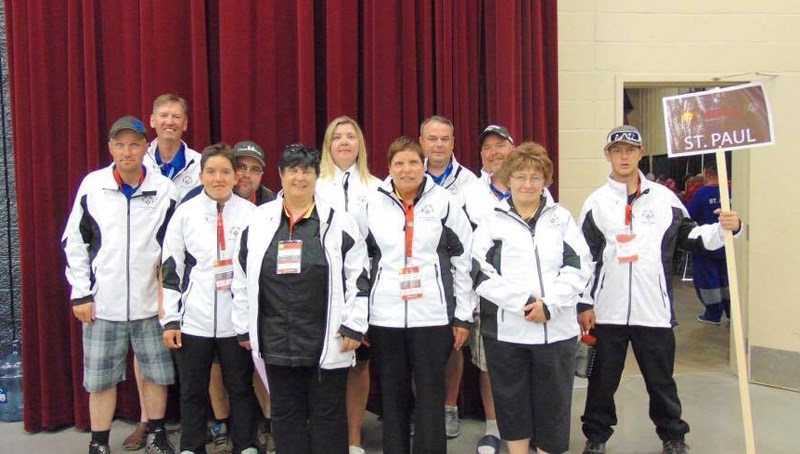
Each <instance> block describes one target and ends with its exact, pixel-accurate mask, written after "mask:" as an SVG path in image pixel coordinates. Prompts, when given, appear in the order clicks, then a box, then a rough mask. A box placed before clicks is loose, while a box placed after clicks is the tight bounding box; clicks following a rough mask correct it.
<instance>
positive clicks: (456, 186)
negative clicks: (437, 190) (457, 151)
mask: <svg viewBox="0 0 800 454" xmlns="http://www.w3.org/2000/svg"><path fill="white" fill-rule="evenodd" d="M450 159H451V161H450V163H451V164H452V166H453V170H452V171H451V172H450V175H448V176H447V178H445V180H444V181H443V182H442V185H441V186H442V187H443V188H444V189H447V190H448V191H449V192H450V194H452V195H453V196H455V197H456V199H457V200H458V202H459V203H461V204H462V205H463V203H464V188H466V187H467V185H469V184H470V183H472V182H473V181H475V180H477V179H478V177H476V176H475V174H474V173H473V172H472V171H471V170H469V169H468V168H466V167H464V166H463V165H461V163H459V162H458V160H456V155H453V156H452V157H451V158H450ZM427 168H428V161H427V160H426V161H425V169H426V170H427Z"/></svg>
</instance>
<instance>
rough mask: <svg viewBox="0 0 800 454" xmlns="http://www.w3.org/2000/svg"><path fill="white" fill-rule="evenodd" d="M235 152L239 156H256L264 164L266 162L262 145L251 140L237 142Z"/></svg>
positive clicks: (234, 147)
mask: <svg viewBox="0 0 800 454" xmlns="http://www.w3.org/2000/svg"><path fill="white" fill-rule="evenodd" d="M233 154H234V156H236V157H237V158H241V157H244V156H248V157H251V158H255V160H256V161H258V162H260V163H261V165H262V166H263V165H264V164H265V163H264V152H263V151H262V150H261V147H259V146H258V144H257V143H255V142H251V141H249V140H244V141H242V142H237V143H236V145H234V146H233Z"/></svg>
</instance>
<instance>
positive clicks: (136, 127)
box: [108, 115, 147, 139]
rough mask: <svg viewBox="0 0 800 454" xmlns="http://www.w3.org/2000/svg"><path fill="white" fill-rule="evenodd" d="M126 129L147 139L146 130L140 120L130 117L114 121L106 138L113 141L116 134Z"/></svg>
mask: <svg viewBox="0 0 800 454" xmlns="http://www.w3.org/2000/svg"><path fill="white" fill-rule="evenodd" d="M126 129H129V130H131V131H133V132H135V133H137V134H139V135H140V136H142V137H144V138H145V139H147V129H145V127H144V123H142V120H139V119H138V118H136V117H132V116H130V115H126V116H124V117H122V118H120V119H119V120H117V121H115V122H114V124H113V125H111V131H110V132H109V133H108V138H109V139H113V138H114V137H116V136H117V134H119V133H120V132H122V131H124V130H126Z"/></svg>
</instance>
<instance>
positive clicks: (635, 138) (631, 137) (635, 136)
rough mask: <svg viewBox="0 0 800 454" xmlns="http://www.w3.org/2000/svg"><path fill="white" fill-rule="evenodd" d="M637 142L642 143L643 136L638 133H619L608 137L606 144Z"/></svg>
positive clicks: (613, 133)
mask: <svg viewBox="0 0 800 454" xmlns="http://www.w3.org/2000/svg"><path fill="white" fill-rule="evenodd" d="M614 142H635V143H642V136H641V135H640V134H639V133H638V132H636V131H617V132H612V133H611V134H609V135H608V139H607V140H606V143H614Z"/></svg>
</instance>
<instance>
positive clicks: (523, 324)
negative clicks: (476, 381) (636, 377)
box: [472, 142, 590, 454]
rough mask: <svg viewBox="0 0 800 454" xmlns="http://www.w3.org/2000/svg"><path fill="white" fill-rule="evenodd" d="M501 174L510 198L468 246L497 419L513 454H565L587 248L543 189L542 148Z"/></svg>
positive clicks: (527, 150)
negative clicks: (531, 447) (532, 453)
mask: <svg viewBox="0 0 800 454" xmlns="http://www.w3.org/2000/svg"><path fill="white" fill-rule="evenodd" d="M498 178H499V179H500V180H501V181H503V182H504V183H505V185H506V186H507V187H508V188H509V191H510V192H511V196H510V197H509V198H507V199H504V200H503V201H501V202H499V203H498V204H497V206H496V207H495V209H494V210H492V211H491V212H490V213H487V214H486V215H485V216H484V218H483V219H482V220H481V222H480V224H479V225H478V228H477V229H476V230H475V239H474V242H473V247H472V256H473V258H474V260H475V262H476V265H477V266H473V275H474V285H475V292H476V293H477V294H478V295H479V296H480V298H481V300H480V305H481V311H480V318H481V333H482V334H483V339H484V347H485V349H486V363H487V365H488V369H489V375H490V377H491V386H492V395H493V396H494V401H495V409H496V411H497V423H498V426H499V429H500V434H501V436H502V438H503V439H504V440H506V444H507V445H508V452H509V453H510V454H527V453H528V450H529V445H530V444H533V445H534V446H535V447H536V452H537V453H540V454H544V453H562V452H565V451H567V449H569V427H570V407H571V405H572V383H573V377H574V375H575V343H576V340H577V335H578V332H579V329H578V323H577V320H576V315H577V313H576V311H575V305H576V304H577V302H578V298H579V296H580V294H581V293H582V292H583V290H584V289H585V287H586V282H587V281H588V279H589V276H590V268H589V262H590V255H589V248H588V247H587V246H586V242H585V241H584V239H583V236H582V235H581V232H580V230H578V227H577V226H576V224H575V221H574V220H573V219H572V215H571V214H570V213H569V211H568V210H567V209H566V208H563V207H561V206H560V205H558V204H557V203H555V202H554V201H553V200H552V198H550V197H548V194H547V193H545V192H544V188H545V187H546V186H548V185H550V184H551V183H552V181H553V179H552V178H553V164H552V163H551V161H550V159H549V158H548V157H547V152H546V151H545V150H544V148H543V147H542V146H541V145H539V144H537V143H533V142H526V143H523V144H520V145H519V146H518V147H516V148H514V150H513V151H512V152H511V154H510V155H509V156H508V158H507V159H506V160H505V162H504V163H503V165H502V167H501V168H500V170H499V176H498ZM533 258H535V260H534V259H533ZM532 277H533V278H532Z"/></svg>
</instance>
